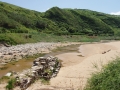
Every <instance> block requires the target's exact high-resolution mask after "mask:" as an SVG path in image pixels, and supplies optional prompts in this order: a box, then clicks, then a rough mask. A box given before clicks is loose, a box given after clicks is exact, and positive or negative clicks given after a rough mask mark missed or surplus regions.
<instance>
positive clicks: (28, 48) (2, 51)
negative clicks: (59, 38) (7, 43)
mask: <svg viewBox="0 0 120 90" xmlns="http://www.w3.org/2000/svg"><path fill="white" fill-rule="evenodd" d="M55 45H56V43H44V42H40V43H34V44H32V43H31V44H24V45H16V46H11V47H1V48H0V64H2V63H8V62H11V61H16V60H19V59H22V58H24V57H27V56H31V55H34V54H37V53H45V52H49V51H50V50H52V49H53V48H55Z"/></svg>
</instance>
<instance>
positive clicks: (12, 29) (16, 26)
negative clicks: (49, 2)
mask: <svg viewBox="0 0 120 90" xmlns="http://www.w3.org/2000/svg"><path fill="white" fill-rule="evenodd" d="M0 12H1V13H0V41H2V42H4V41H5V42H7V41H11V42H12V43H23V42H17V41H16V39H17V37H19V35H20V36H23V37H22V38H25V39H26V38H30V42H32V41H34V42H37V41H40V40H39V39H40V38H39V37H36V38H34V39H33V38H32V36H34V35H36V34H37V35H38V36H39V34H40V35H41V34H43V33H45V34H50V36H51V35H52V36H54V35H55V36H56V35H57V36H61V35H67V36H68V35H77V36H82V35H86V36H114V35H117V36H119V35H120V24H119V23H120V16H114V15H109V14H105V13H101V12H96V11H91V10H86V9H61V8H59V7H52V8H51V9H49V10H47V11H46V12H43V13H41V12H37V11H33V10H28V9H25V8H21V7H18V6H15V5H11V4H8V3H4V2H1V1H0ZM6 33H7V34H6ZM10 33H12V35H13V36H10V35H9V34H10ZM13 33H15V34H13ZM14 35H15V36H14ZM17 35H18V36H17ZM4 37H5V38H4ZM13 37H16V38H13ZM25 39H24V41H25ZM36 39H37V40H36ZM27 41H28V40H27Z"/></svg>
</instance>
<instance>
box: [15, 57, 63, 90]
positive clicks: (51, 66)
mask: <svg viewBox="0 0 120 90" xmlns="http://www.w3.org/2000/svg"><path fill="white" fill-rule="evenodd" d="M60 67H61V63H60V62H59V60H58V58H56V57H53V56H48V57H39V58H37V59H35V60H34V61H33V65H32V67H31V68H30V69H28V70H24V71H23V72H22V73H20V74H17V73H16V74H14V77H15V78H16V83H15V86H20V88H21V90H26V88H28V87H29V86H30V85H31V84H32V83H33V82H34V81H35V80H37V79H40V78H42V79H45V80H50V78H52V77H55V76H57V73H58V72H59V70H60Z"/></svg>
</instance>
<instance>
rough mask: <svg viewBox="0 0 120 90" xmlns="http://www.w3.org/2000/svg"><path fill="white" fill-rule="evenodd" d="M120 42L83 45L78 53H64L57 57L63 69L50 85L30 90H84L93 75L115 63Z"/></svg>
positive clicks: (119, 52) (32, 87)
mask: <svg viewBox="0 0 120 90" xmlns="http://www.w3.org/2000/svg"><path fill="white" fill-rule="evenodd" d="M119 45H120V42H119V41H118V42H108V43H96V44H86V45H81V46H80V47H79V49H78V51H79V52H78V53H76V52H75V53H64V54H59V55H56V57H58V58H59V59H61V60H62V61H63V62H62V64H63V67H62V68H61V70H60V72H59V73H58V75H57V77H55V78H52V79H51V80H50V85H48V86H42V85H41V86H39V85H38V83H39V82H36V83H35V84H33V85H31V86H30V87H29V88H28V90H37V89H40V88H46V87H47V88H52V90H57V88H61V89H60V90H65V89H66V88H72V89H74V90H78V89H80V90H83V88H84V87H85V85H86V83H87V79H88V78H90V77H91V73H93V72H95V71H99V70H100V69H101V68H102V66H104V65H106V64H107V63H109V62H110V61H113V60H114V58H116V56H119V55H120V47H119ZM58 90H59V89H58Z"/></svg>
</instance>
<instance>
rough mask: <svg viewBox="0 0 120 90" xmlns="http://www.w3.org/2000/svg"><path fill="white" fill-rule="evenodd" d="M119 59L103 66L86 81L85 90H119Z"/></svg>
mask: <svg viewBox="0 0 120 90" xmlns="http://www.w3.org/2000/svg"><path fill="white" fill-rule="evenodd" d="M119 68H120V58H116V60H114V61H112V62H111V63H109V64H108V65H106V66H104V67H103V68H102V70H101V71H100V72H97V73H94V74H93V75H92V77H91V78H90V79H89V80H88V84H87V86H86V88H85V90H119V87H120V69H119Z"/></svg>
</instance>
